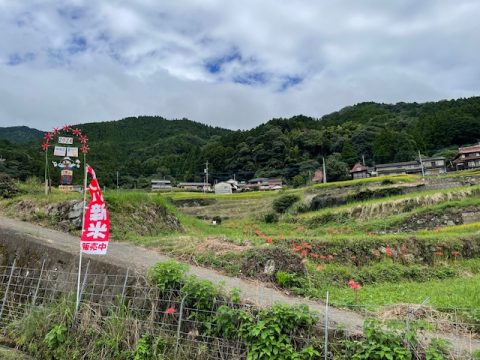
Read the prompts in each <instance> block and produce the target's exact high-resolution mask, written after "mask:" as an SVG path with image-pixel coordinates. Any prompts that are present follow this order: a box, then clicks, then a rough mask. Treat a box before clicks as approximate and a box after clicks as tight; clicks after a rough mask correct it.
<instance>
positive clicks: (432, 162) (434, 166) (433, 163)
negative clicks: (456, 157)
mask: <svg viewBox="0 0 480 360" xmlns="http://www.w3.org/2000/svg"><path fill="white" fill-rule="evenodd" d="M422 166H423V171H424V172H425V175H440V174H445V173H446V172H447V159H446V158H444V157H441V156H438V157H431V158H422V161H421V162H420V160H414V161H405V162H399V163H392V164H379V165H376V166H375V170H376V173H377V175H378V176H383V175H400V174H416V175H422Z"/></svg>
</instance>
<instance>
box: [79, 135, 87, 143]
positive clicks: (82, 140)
mask: <svg viewBox="0 0 480 360" xmlns="http://www.w3.org/2000/svg"><path fill="white" fill-rule="evenodd" d="M79 139H80V142H81V143H82V144H86V143H87V141H88V137H87V136H86V135H80V137H79Z"/></svg>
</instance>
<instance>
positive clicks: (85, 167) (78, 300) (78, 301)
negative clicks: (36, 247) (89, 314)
mask: <svg viewBox="0 0 480 360" xmlns="http://www.w3.org/2000/svg"><path fill="white" fill-rule="evenodd" d="M83 172H84V179H83V211H82V232H81V235H80V256H79V259H78V279H77V302H76V304H75V313H76V312H77V311H78V307H79V306H80V280H81V274H82V240H81V236H82V235H83V230H84V227H85V206H86V203H87V162H86V155H85V153H83Z"/></svg>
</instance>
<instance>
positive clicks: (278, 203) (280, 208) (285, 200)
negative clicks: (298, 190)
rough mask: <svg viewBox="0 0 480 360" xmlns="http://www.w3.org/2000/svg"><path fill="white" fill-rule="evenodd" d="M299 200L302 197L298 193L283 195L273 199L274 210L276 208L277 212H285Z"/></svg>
mask: <svg viewBox="0 0 480 360" xmlns="http://www.w3.org/2000/svg"><path fill="white" fill-rule="evenodd" d="M299 200H300V197H299V196H298V195H294V194H286V195H282V196H280V197H279V198H277V199H275V200H274V201H273V210H275V211H276V212H277V213H284V212H286V211H287V210H288V209H289V208H290V206H292V205H293V204H295V203H296V202H297V201H299Z"/></svg>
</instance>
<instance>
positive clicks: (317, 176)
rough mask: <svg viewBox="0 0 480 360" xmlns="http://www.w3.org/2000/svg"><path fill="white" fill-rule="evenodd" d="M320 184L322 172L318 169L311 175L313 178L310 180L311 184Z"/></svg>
mask: <svg viewBox="0 0 480 360" xmlns="http://www.w3.org/2000/svg"><path fill="white" fill-rule="evenodd" d="M321 182H323V171H322V170H320V169H318V170H315V173H314V174H313V178H312V183H314V184H319V183H321Z"/></svg>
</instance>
